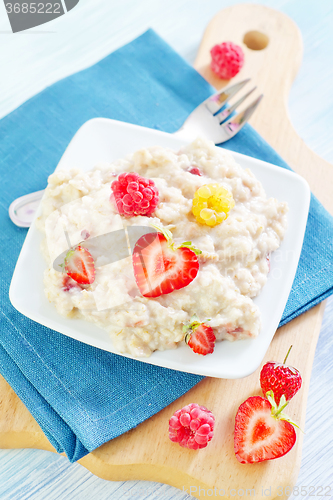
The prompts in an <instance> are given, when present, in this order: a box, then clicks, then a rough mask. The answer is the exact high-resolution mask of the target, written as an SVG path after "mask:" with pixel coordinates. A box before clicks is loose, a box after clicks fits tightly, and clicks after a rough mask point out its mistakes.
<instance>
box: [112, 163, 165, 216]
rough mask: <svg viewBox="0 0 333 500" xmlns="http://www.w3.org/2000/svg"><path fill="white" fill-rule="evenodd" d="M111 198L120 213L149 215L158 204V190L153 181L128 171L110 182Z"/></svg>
mask: <svg viewBox="0 0 333 500" xmlns="http://www.w3.org/2000/svg"><path fill="white" fill-rule="evenodd" d="M111 190H112V192H113V195H111V200H112V201H113V202H114V204H115V206H116V208H117V210H118V212H119V214H120V215H125V217H133V216H135V215H148V216H149V215H151V214H152V213H153V212H154V210H155V208H156V207H157V204H158V190H157V187H156V186H155V183H154V181H152V180H151V179H145V178H144V177H140V175H139V174H136V173H134V172H130V173H128V174H126V173H123V174H120V175H119V176H118V179H117V180H116V181H113V182H112V184H111Z"/></svg>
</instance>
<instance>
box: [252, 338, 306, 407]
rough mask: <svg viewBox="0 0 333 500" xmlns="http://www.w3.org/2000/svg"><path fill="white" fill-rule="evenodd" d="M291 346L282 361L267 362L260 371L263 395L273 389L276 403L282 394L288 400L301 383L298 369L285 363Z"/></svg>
mask: <svg viewBox="0 0 333 500" xmlns="http://www.w3.org/2000/svg"><path fill="white" fill-rule="evenodd" d="M291 348H292V346H290V348H289V351H288V352H287V355H286V357H285V359H284V361H283V363H274V362H273V361H271V362H268V363H266V364H265V365H264V366H263V367H262V370H261V372H260V386H261V389H262V392H263V393H264V396H266V393H267V391H273V393H274V399H275V402H276V404H277V405H279V404H280V399H281V396H282V395H283V394H284V396H285V398H286V401H290V399H291V398H292V397H293V396H295V394H296V393H297V392H298V391H299V389H300V388H301V385H302V377H301V374H300V373H299V371H298V370H296V368H293V367H292V366H287V365H286V364H285V363H286V361H287V358H288V356H289V353H290V350H291Z"/></svg>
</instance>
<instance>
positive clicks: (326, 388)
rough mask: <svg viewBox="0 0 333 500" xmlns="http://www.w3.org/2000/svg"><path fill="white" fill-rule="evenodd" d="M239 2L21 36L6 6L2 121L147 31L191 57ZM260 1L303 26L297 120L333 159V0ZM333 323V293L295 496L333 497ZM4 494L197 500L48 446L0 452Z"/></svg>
mask: <svg viewBox="0 0 333 500" xmlns="http://www.w3.org/2000/svg"><path fill="white" fill-rule="evenodd" d="M236 3H239V2H237V1H235V0H168V2H166V1H163V0H141V1H140V2H136V1H135V0H126V1H122V2H114V1H112V0H109V1H107V0H80V2H79V4H78V5H77V6H76V7H75V9H73V10H72V11H71V12H69V13H68V14H66V15H65V16H62V17H60V18H59V19H57V20H55V21H53V22H52V23H49V24H46V25H43V26H40V27H38V28H35V29H32V30H29V31H27V32H26V33H24V32H23V33H17V34H15V35H13V34H11V31H10V26H9V22H8V19H7V17H6V14H5V8H4V5H3V3H2V2H1V4H0V117H2V116H4V115H6V114H7V113H8V112H10V111H11V110H13V109H15V108H16V107H17V106H18V105H19V104H21V103H22V102H24V101H25V100H26V99H27V98H29V97H31V96H32V95H34V94H36V93H37V92H39V91H40V90H42V89H43V88H44V87H45V86H47V85H49V84H51V83H53V82H55V81H57V80H58V79H60V78H62V77H64V76H66V75H69V74H71V73H73V72H75V71H78V70H80V69H82V68H84V67H87V66H89V65H91V64H93V63H94V62H96V61H97V60H99V59H101V58H103V57H104V56H106V55H107V54H109V53H110V52H111V51H113V50H114V49H116V48H117V47H120V46H121V45H123V44H124V43H126V42H128V41H130V40H132V39H133V38H135V37H136V36H137V35H139V34H141V33H142V32H143V31H145V30H146V29H147V28H148V27H152V28H154V29H155V30H156V31H157V32H158V33H159V35H161V36H162V37H163V38H164V39H165V40H166V41H167V42H169V43H170V45H171V46H172V47H174V48H175V49H176V50H177V51H178V52H179V53H180V54H181V55H182V56H183V57H184V58H185V59H187V60H188V61H189V62H190V63H192V62H193V61H194V58H195V55H196V52H197V49H198V46H199V43H200V40H201V37H202V34H203V31H204V29H205V27H206V25H207V23H208V22H209V20H210V19H211V18H212V17H213V16H214V14H216V12H217V11H219V10H221V9H223V8H225V7H227V6H229V5H233V4H236ZM243 3H244V2H243ZM249 3H250V2H249ZM251 3H252V2H251ZM257 3H260V4H263V5H267V6H269V7H273V8H276V9H279V10H281V11H283V12H285V13H286V14H288V15H289V16H290V17H291V18H292V19H294V21H295V22H296V23H297V24H298V26H299V28H300V29H301V32H302V35H303V40H304V59H303V64H302V67H301V70H300V72H299V75H298V77H297V79H296V81H295V84H294V86H293V89H292V92H291V95H290V99H289V109H290V115H291V121H292V123H293V125H294V127H295V129H296V130H297V132H298V134H299V135H300V136H301V137H302V138H303V139H304V141H305V142H306V143H307V144H308V145H309V146H310V147H311V148H312V149H313V150H314V151H315V152H316V153H318V154H319V155H321V156H322V157H323V158H325V159H326V160H328V161H330V162H331V163H333V140H332V137H333V120H332V116H333V67H332V53H333V2H332V0H317V1H314V0H261V1H258V0H257ZM118 4H119V5H118ZM272 119H273V118H272ZM332 194H333V186H332ZM332 324H333V299H331V300H328V303H327V308H326V312H325V317H324V322H323V326H322V331H321V334H320V337H319V342H318V346H317V350H316V355H315V360H314V365H313V370H312V377H311V385H310V391H309V397H308V406H307V419H306V428H305V431H306V435H305V438H304V445H303V458H302V466H301V470H300V474H299V478H298V482H297V487H298V488H299V489H295V491H294V493H293V495H292V496H291V498H292V499H296V498H297V497H300V496H301V486H304V487H305V488H306V491H307V495H309V493H310V492H311V490H310V489H309V488H310V487H311V486H312V487H313V488H315V490H312V491H314V496H319V495H318V493H320V489H319V487H323V490H322V491H321V495H322V496H323V495H325V493H326V492H328V489H325V488H326V487H331V490H330V495H331V496H333V454H332V445H333V431H332V424H331V422H332V415H331V412H332V408H333V391H332V389H331V388H332V386H333V336H332V333H333V326H332ZM299 341H300V342H301V341H302V339H300V340H299ZM267 493H268V495H267V496H268V498H269V492H267ZM307 497H308V496H307ZM0 498H1V500H7V499H19V500H23V499H27V498H33V499H39V500H40V499H46V498H47V499H48V500H55V499H59V498H66V499H76V498H78V499H80V500H83V499H89V500H90V499H101V500H103V499H109V498H112V499H115V500H118V499H119V500H120V499H122V498H135V499H140V500H144V499H147V500H151V499H155V498H158V499H159V500H171V499H174V500H183V499H190V497H189V495H188V494H186V493H185V492H181V491H180V490H177V489H175V488H173V487H170V486H167V485H162V484H158V483H150V482H143V481H127V482H124V483H122V482H108V481H105V480H102V479H100V478H98V477H96V476H94V475H93V474H91V473H90V472H89V471H87V470H86V469H84V468H83V467H82V466H80V465H78V464H70V463H69V461H68V460H67V458H65V457H62V456H59V455H56V454H53V453H49V452H45V451H39V450H0ZM303 498H305V496H303ZM309 498H310V496H309Z"/></svg>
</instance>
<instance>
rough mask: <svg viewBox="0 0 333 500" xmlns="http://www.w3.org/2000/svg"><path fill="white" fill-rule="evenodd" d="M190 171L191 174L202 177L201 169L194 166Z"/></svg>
mask: <svg viewBox="0 0 333 500" xmlns="http://www.w3.org/2000/svg"><path fill="white" fill-rule="evenodd" d="M188 171H189V172H190V174H193V175H200V176H201V175H202V172H201V170H200V168H198V167H194V166H193V165H192V166H191V167H190V168H189V169H188Z"/></svg>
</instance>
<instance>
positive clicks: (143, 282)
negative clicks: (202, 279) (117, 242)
mask: <svg viewBox="0 0 333 500" xmlns="http://www.w3.org/2000/svg"><path fill="white" fill-rule="evenodd" d="M165 234H166V235H168V234H170V236H167V237H166V236H165ZM171 237H172V236H171V233H170V232H167V231H165V233H164V234H161V233H148V234H145V235H143V236H141V238H139V240H138V241H137V242H136V245H135V247H134V250H133V255H132V260H133V268H134V275H135V279H136V283H137V285H138V287H139V289H140V292H141V293H142V295H143V296H144V297H159V296H160V295H164V294H167V293H171V292H173V291H174V290H178V289H180V288H183V287H185V286H187V285H188V284H189V283H191V281H193V280H194V278H195V277H196V275H197V274H198V270H199V261H198V258H197V256H196V254H195V252H194V251H193V250H191V249H190V248H188V246H189V242H186V243H184V244H183V245H186V246H181V247H178V248H175V247H174V244H173V243H171V241H172V240H171Z"/></svg>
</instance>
